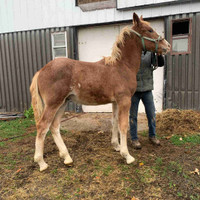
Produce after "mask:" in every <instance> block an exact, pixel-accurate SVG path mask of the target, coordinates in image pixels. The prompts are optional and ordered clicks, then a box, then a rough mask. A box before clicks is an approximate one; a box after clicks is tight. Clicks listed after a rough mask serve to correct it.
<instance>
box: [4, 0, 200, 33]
mask: <svg viewBox="0 0 200 200" xmlns="http://www.w3.org/2000/svg"><path fill="white" fill-rule="evenodd" d="M160 1H163V0H160ZM118 2H119V3H120V2H121V4H123V2H124V4H125V5H124V6H125V7H127V6H128V5H131V2H132V3H133V2H135V3H137V4H141V3H142V2H143V4H145V3H148V2H149V1H148V0H145V1H132V0H127V1H125V0H118ZM154 2H157V0H154ZM179 2H181V1H179ZM121 6H122V5H121ZM199 11H200V2H197V1H196V2H188V3H184V2H182V3H178V4H175V5H165V6H158V7H154V8H152V7H144V8H139V9H134V12H136V13H137V14H139V15H143V17H144V18H153V17H159V16H167V15H174V14H181V13H190V12H199ZM132 14H133V10H127V11H122V10H117V9H116V8H112V9H103V10H96V11H90V12H82V11H81V9H80V8H79V7H76V6H75V0H29V1H28V0H0V33H5V32H15V31H23V30H33V29H40V28H51V27H62V26H78V25H86V24H97V23H107V22H115V21H126V20H131V19H132Z"/></svg>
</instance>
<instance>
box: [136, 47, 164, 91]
mask: <svg viewBox="0 0 200 200" xmlns="http://www.w3.org/2000/svg"><path fill="white" fill-rule="evenodd" d="M163 65H164V57H163V56H162V55H161V56H156V55H155V53H152V52H149V51H147V52H146V54H144V52H142V56H141V64H140V69H139V71H138V74H137V89H136V92H146V91H150V90H153V89H154V87H153V71H154V70H155V69H157V67H161V66H163Z"/></svg>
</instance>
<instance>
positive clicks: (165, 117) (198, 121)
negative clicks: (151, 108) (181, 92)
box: [156, 109, 200, 136]
mask: <svg viewBox="0 0 200 200" xmlns="http://www.w3.org/2000/svg"><path fill="white" fill-rule="evenodd" d="M156 131H157V133H158V134H159V135H166V136H170V135H173V134H178V135H182V136H186V135H191V134H196V133H200V112H197V111H194V110H177V109H167V110H165V111H163V112H162V113H158V114H157V115H156Z"/></svg>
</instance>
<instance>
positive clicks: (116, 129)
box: [111, 103, 120, 151]
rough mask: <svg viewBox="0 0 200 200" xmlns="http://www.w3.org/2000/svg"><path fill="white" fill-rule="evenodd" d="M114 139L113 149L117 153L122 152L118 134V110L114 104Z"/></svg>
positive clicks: (112, 142) (112, 141)
mask: <svg viewBox="0 0 200 200" xmlns="http://www.w3.org/2000/svg"><path fill="white" fill-rule="evenodd" d="M112 110H113V113H112V125H113V127H112V138H111V144H112V146H113V148H114V149H115V150H116V151H120V145H119V132H118V110H117V104H116V103H113V104H112Z"/></svg>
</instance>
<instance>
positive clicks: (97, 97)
mask: <svg viewBox="0 0 200 200" xmlns="http://www.w3.org/2000/svg"><path fill="white" fill-rule="evenodd" d="M144 49H145V50H148V51H153V52H157V53H158V54H165V53H167V52H168V51H169V49H170V45H169V43H168V42H167V41H166V40H165V39H164V38H161V37H160V36H159V35H158V34H157V33H156V32H155V31H154V30H153V29H152V28H151V27H150V24H149V23H148V22H146V21H144V20H143V19H142V17H140V18H139V17H138V16H137V14H135V13H134V14H133V26H132V27H125V28H124V29H123V30H122V31H121V33H120V35H119V36H118V38H117V40H116V42H115V43H114V45H113V50H112V54H111V56H109V57H104V58H103V59H102V60H100V61H98V62H81V61H77V60H72V59H68V58H57V59H54V60H53V61H51V62H49V63H48V64H46V65H45V66H44V67H43V68H42V69H41V70H39V71H38V72H37V73H36V74H35V76H34V77H33V80H32V84H31V87H30V91H31V95H32V105H33V109H34V116H35V120H36V127H37V136H36V144H35V148H36V149H35V155H34V160H35V162H37V163H38V164H39V166H40V171H43V170H45V169H46V168H47V167H48V165H47V164H46V162H45V161H44V159H43V149H44V140H45V136H46V133H47V132H48V130H49V129H50V130H51V133H52V135H53V138H54V141H55V143H56V145H57V146H58V149H59V153H60V157H62V158H63V159H64V163H65V164H66V165H69V164H71V163H72V162H73V161H72V158H71V157H70V155H69V152H68V150H67V147H66V146H65V144H64V142H63V139H62V137H61V135H60V122H61V117H62V115H63V113H64V110H65V106H66V101H67V100H69V99H71V100H73V101H75V102H77V103H80V104H85V105H100V104H107V103H112V106H113V130H112V139H111V143H112V145H113V147H114V149H115V150H116V151H120V154H121V155H122V157H124V158H125V159H126V162H127V163H128V164H130V163H132V162H134V160H135V159H134V158H133V157H132V156H131V155H130V154H129V151H128V148H127V129H128V115H129V109H130V105H131V97H132V95H133V94H134V92H135V90H136V87H137V82H136V74H137V72H138V69H139V67H140V59H141V53H142V50H144ZM119 133H120V143H119V138H118V134H119Z"/></svg>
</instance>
